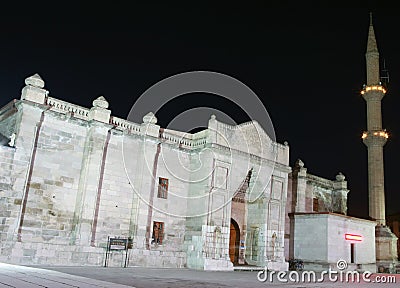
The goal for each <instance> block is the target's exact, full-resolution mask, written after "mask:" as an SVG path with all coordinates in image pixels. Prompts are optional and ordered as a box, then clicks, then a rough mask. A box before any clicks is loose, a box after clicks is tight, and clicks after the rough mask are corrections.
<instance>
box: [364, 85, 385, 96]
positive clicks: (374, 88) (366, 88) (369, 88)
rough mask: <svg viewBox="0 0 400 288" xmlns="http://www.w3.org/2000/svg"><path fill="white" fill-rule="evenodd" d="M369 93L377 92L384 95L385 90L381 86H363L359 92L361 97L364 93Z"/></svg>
mask: <svg viewBox="0 0 400 288" xmlns="http://www.w3.org/2000/svg"><path fill="white" fill-rule="evenodd" d="M370 91H377V92H382V93H383V94H386V89H385V87H383V86H382V85H364V86H363V89H362V90H361V95H364V94H365V93H367V92H370Z"/></svg>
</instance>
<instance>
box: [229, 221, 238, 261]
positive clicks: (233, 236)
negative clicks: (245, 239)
mask: <svg viewBox="0 0 400 288" xmlns="http://www.w3.org/2000/svg"><path fill="white" fill-rule="evenodd" d="M239 242H240V229H239V225H238V224H237V223H236V221H235V220H233V219H231V231H230V238H229V257H230V259H231V261H232V263H233V264H238V260H239Z"/></svg>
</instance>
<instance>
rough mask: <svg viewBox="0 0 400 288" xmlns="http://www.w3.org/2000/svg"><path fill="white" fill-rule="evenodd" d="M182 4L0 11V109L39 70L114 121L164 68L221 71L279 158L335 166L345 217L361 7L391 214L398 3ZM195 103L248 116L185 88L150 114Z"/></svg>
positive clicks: (358, 172)
mask: <svg viewBox="0 0 400 288" xmlns="http://www.w3.org/2000/svg"><path fill="white" fill-rule="evenodd" d="M215 2H217V1H215ZM265 2H269V1H265ZM56 3H57V1H56ZM193 3H195V2H193ZM193 3H191V5H172V4H171V3H170V2H168V4H163V5H160V4H158V3H154V2H150V4H149V6H147V7H144V6H135V4H132V5H131V7H123V6H121V5H119V4H117V3H115V4H114V5H112V6H101V7H100V4H96V5H95V6H85V7H83V6H79V5H77V4H75V5H72V4H71V5H70V6H68V7H62V6H60V5H59V4H58V3H57V7H56V6H54V7H50V6H46V7H35V8H33V7H27V6H25V7H23V9H22V8H21V7H20V8H19V9H17V10H14V9H10V10H7V9H2V12H3V15H2V16H1V17H0V24H1V25H0V32H1V38H0V43H1V45H0V63H1V65H0V106H3V105H5V104H6V103H8V102H9V101H10V100H12V99H14V98H17V99H19V97H20V91H21V88H22V87H23V86H24V79H25V78H26V77H27V76H30V75H32V74H34V73H39V74H40V76H41V77H42V78H43V79H44V81H45V83H46V89H48V90H49V91H50V95H51V96H53V97H56V98H58V99H62V100H64V101H68V102H72V103H75V104H78V105H81V106H84V107H91V106H92V105H91V102H92V101H93V99H94V98H96V97H98V96H99V95H104V96H105V97H106V98H107V100H108V101H109V102H110V109H111V110H112V115H115V116H118V117H122V118H126V117H127V115H128V113H129V110H130V107H131V106H132V105H133V103H134V102H135V99H137V98H138V97H139V96H140V95H141V94H142V93H143V92H144V91H145V90H146V89H147V88H149V87H150V86H151V85H153V84H155V83H157V82H158V81H160V80H162V79H164V78H165V77H168V76H172V75H175V74H177V73H182V72H187V71H196V70H207V71H215V72H220V73H224V74H227V75H230V76H232V77H235V78H236V79H238V80H240V81H242V82H243V83H245V84H246V85H247V86H249V87H250V88H251V89H252V90H253V91H254V92H255V93H256V94H257V95H258V96H259V97H260V98H261V100H262V102H263V103H264V105H265V107H266V108H267V110H268V112H269V114H270V116H271V119H272V121H273V123H274V126H275V133H276V137H277V140H278V141H279V142H281V143H282V142H283V141H288V142H289V145H290V149H291V152H290V153H291V161H290V164H291V165H293V164H294V162H295V161H296V159H298V158H300V159H302V160H303V161H304V162H305V166H306V167H307V168H308V172H310V173H312V174H315V175H317V176H321V177H325V178H329V179H334V177H335V175H336V174H337V173H338V172H339V171H341V172H343V173H344V174H345V175H346V179H347V180H348V186H349V189H350V193H349V211H348V212H349V215H352V216H359V217H367V216H368V203H367V201H368V192H367V191H368V190H367V149H366V147H365V146H364V144H363V143H362V141H361V134H362V132H363V131H364V130H365V129H366V105H365V101H364V100H363V98H362V97H361V95H360V93H359V92H360V89H361V87H362V85H363V84H364V83H365V81H366V72H365V57H364V54H365V50H366V42H367V33H368V25H369V14H368V12H369V11H370V10H373V12H374V26H375V33H376V37H377V41H378V48H379V50H380V55H381V58H385V60H386V65H387V68H388V69H389V72H390V83H389V85H388V93H387V94H386V96H385V98H384V100H383V125H384V128H386V129H387V130H388V131H389V133H390V135H391V137H390V139H389V141H388V143H387V144H386V146H385V177H386V179H385V183H386V206H387V211H386V212H387V214H391V213H395V212H400V207H399V201H400V196H399V194H400V192H399V189H398V188H397V182H398V175H397V170H398V165H399V164H398V163H399V160H400V151H399V149H398V147H400V125H399V113H398V111H399V107H400V100H399V99H400V41H399V40H398V37H399V33H398V30H397V28H398V27H400V25H399V21H400V18H399V17H398V11H397V10H396V9H394V8H393V7H387V6H384V7H381V8H379V9H377V8H376V7H373V6H371V7H372V8H371V7H365V8H363V9H361V8H360V9H351V10H350V9H341V10H339V9H335V10H331V9H328V8H325V9H322V8H319V9H318V10H316V11H314V10H309V11H300V10H297V9H294V8H290V9H289V8H271V7H269V6H268V5H266V4H262V3H259V4H254V3H253V2H250V1H242V4H241V5H238V4H234V3H230V4H229V5H216V4H215V3H213V4H208V5H205V4H203V5H197V4H196V5H194V4H193ZM196 3H198V4H199V3H201V2H196ZM199 106H207V107H212V108H215V109H219V110H221V111H223V112H225V113H226V114H228V115H229V116H231V117H232V118H233V119H234V120H235V121H237V122H238V123H240V122H244V121H248V120H249V119H248V118H247V116H246V115H245V113H243V111H241V109H240V108H239V107H236V106H235V105H233V104H232V103H229V102H228V101H227V100H220V99H219V98H218V97H217V96H214V95H200V94H187V95H184V96H181V97H179V98H177V99H175V100H173V101H172V102H170V103H168V104H167V105H165V106H164V107H163V108H162V109H161V110H160V111H159V112H157V114H156V116H157V117H158V120H159V121H158V123H159V124H160V125H161V126H163V127H165V126H167V125H168V123H169V121H170V120H172V119H173V118H174V116H176V115H177V114H178V113H180V112H182V111H184V110H186V109H189V108H193V107H199Z"/></svg>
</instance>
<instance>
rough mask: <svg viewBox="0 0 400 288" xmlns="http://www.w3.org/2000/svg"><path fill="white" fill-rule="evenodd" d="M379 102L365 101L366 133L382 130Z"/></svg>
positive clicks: (373, 100)
mask: <svg viewBox="0 0 400 288" xmlns="http://www.w3.org/2000/svg"><path fill="white" fill-rule="evenodd" d="M381 111H382V108H381V100H380V99H379V100H377V99H368V100H367V129H368V131H379V130H382V113H381Z"/></svg>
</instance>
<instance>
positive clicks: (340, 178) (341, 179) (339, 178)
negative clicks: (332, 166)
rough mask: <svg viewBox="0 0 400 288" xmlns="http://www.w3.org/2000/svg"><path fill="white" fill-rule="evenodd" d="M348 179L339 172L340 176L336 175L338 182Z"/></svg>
mask: <svg viewBox="0 0 400 288" xmlns="http://www.w3.org/2000/svg"><path fill="white" fill-rule="evenodd" d="M344 179H346V177H345V176H344V175H343V174H342V172H339V173H338V175H336V181H340V182H343V181H344Z"/></svg>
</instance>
